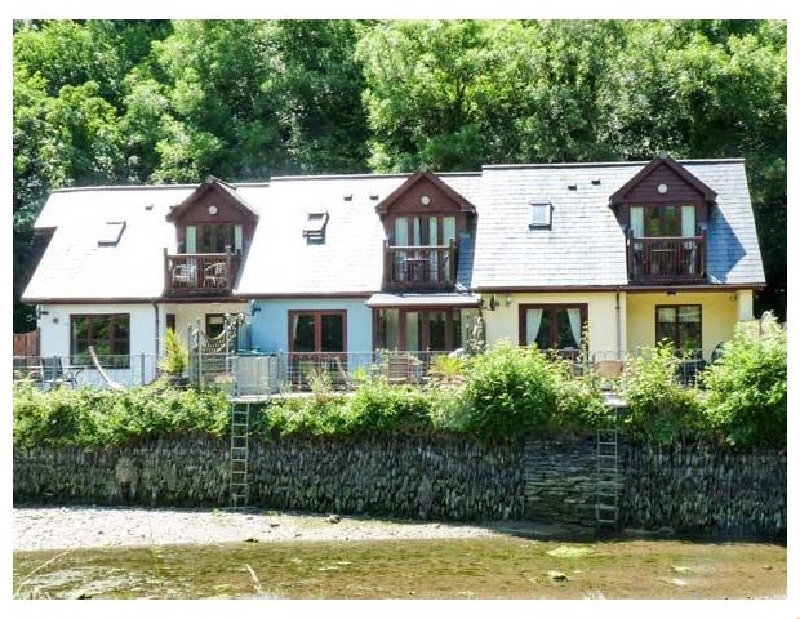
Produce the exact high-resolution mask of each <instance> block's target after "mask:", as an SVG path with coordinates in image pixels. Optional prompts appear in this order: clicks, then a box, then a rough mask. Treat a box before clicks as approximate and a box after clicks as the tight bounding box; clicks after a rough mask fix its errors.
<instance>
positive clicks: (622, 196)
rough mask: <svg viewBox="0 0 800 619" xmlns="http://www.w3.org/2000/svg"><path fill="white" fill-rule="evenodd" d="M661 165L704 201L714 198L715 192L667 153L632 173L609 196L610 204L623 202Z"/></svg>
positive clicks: (710, 200) (614, 204) (715, 196)
mask: <svg viewBox="0 0 800 619" xmlns="http://www.w3.org/2000/svg"><path fill="white" fill-rule="evenodd" d="M662 165H665V166H667V167H668V168H669V169H670V170H671V171H672V172H673V173H674V174H676V175H677V176H678V177H679V178H681V179H682V180H683V181H685V182H686V183H687V184H688V185H690V186H691V187H692V188H693V189H694V190H695V191H697V193H699V194H700V195H702V196H703V198H704V199H705V201H706V202H708V203H711V202H714V200H716V198H717V192H716V191H714V190H713V189H711V188H710V187H709V186H708V185H706V184H705V183H704V182H702V181H701V180H700V179H699V178H697V177H696V176H695V175H694V174H692V173H691V172H689V170H687V169H686V168H685V167H683V166H682V165H681V164H680V163H678V162H677V161H675V160H674V159H672V157H669V156H667V155H658V156H656V157H655V158H654V159H653V160H652V161H651V162H650V163H648V164H647V165H646V166H644V167H643V168H642V169H641V170H639V172H637V173H636V174H634V175H633V176H632V177H631V178H630V179H629V180H628V182H627V183H625V184H624V185H623V186H622V187H620V188H619V189H618V190H617V191H615V192H614V193H613V194H612V195H611V197H610V198H609V204H610V206H617V205H618V204H621V203H622V202H625V200H626V197H627V195H628V194H629V193H630V192H631V191H632V190H633V189H634V188H635V187H636V186H637V185H639V183H641V182H642V181H644V180H645V179H646V178H647V177H649V176H650V175H651V174H652V173H653V172H654V171H655V170H656V168H658V167H659V166H662Z"/></svg>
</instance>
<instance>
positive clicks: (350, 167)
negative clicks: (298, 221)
mask: <svg viewBox="0 0 800 619" xmlns="http://www.w3.org/2000/svg"><path fill="white" fill-rule="evenodd" d="M786 40H787V39H786V23H785V22H784V21H764V20H681V21H661V20H660V21H636V20H629V21H612V20H553V21H550V20H543V21H526V20H492V21H474V20H451V21H438V20H435V21H408V20H403V21H379V22H360V21H351V20H303V21H289V20H286V21H255V20H251V21H241V20H240V21H236V20H208V21H198V20H191V21H180V20H178V21H165V20H125V21H113V20H72V21H70V20H28V21H18V22H15V23H14V39H13V54H14V92H13V105H14V151H13V165H14V199H13V204H14V220H13V222H14V295H15V296H14V298H15V301H17V300H18V299H19V295H20V294H21V292H22V289H23V287H24V285H25V283H26V282H27V279H28V277H29V276H30V273H31V272H32V268H33V266H34V265H35V262H36V258H37V251H36V247H35V243H34V239H33V234H32V226H33V222H34V221H35V218H36V215H37V214H38V212H39V211H40V209H41V207H42V204H43V202H44V199H45V198H46V196H47V193H48V192H49V191H50V190H52V189H54V188H58V187H64V186H70V185H87V184H102V183H142V182H152V181H187V182H197V181H199V180H200V179H201V178H202V177H203V176H205V175H207V174H209V173H213V174H216V175H218V176H221V177H224V178H226V179H231V180H252V179H256V178H265V177H268V176H271V175H276V174H285V173H345V172H366V171H370V170H371V171H378V172H381V171H403V172H408V171H411V170H413V169H414V168H415V167H416V166H418V165H420V164H426V165H429V166H430V167H432V168H433V169H436V170H447V171H457V170H476V169H478V168H479V166H480V165H482V164H492V163H521V162H526V163H528V162H534V163H535V162H550V161H587V160H609V159H625V160H630V159H636V160H647V159H650V158H651V157H652V156H653V154H654V153H655V152H656V151H657V150H666V151H668V152H670V154H671V155H673V156H674V157H677V158H703V157H745V158H746V160H747V170H748V175H749V181H750V189H751V193H752V197H753V205H754V209H755V214H756V223H757V228H758V233H759V238H760V240H761V248H762V254H763V258H764V264H765V269H766V274H767V289H766V290H765V291H764V293H762V294H761V295H760V297H759V300H758V303H759V305H758V308H759V309H768V308H772V309H775V310H776V311H777V312H778V315H779V316H780V317H782V318H783V317H785V304H786ZM29 316H30V312H29V310H26V309H25V308H23V306H21V305H19V304H15V325H14V326H15V330H17V331H25V330H28V328H29V323H28V322H26V318H28V317H29Z"/></svg>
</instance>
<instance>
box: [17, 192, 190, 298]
mask: <svg viewBox="0 0 800 619" xmlns="http://www.w3.org/2000/svg"><path fill="white" fill-rule="evenodd" d="M195 187H196V185H191V186H190V185H173V186H153V187H145V188H142V187H105V188H103V187H93V188H82V189H64V190H59V191H54V192H52V193H51V194H50V197H49V198H48V200H47V203H46V204H45V206H44V208H43V210H42V212H41V213H40V214H39V217H38V219H37V220H36V227H37V228H39V229H46V228H55V232H54V233H53V237H52V239H51V240H50V243H49V244H48V246H47V249H46V250H45V252H44V255H43V256H42V259H41V261H40V262H39V265H38V266H37V268H36V271H35V272H34V274H33V277H32V278H31V280H30V282H29V283H28V286H27V288H26V289H25V293H24V294H23V301H35V300H49V301H58V300H67V299H98V300H99V299H105V300H112V301H113V300H114V299H142V300H148V299H153V298H158V297H160V296H161V293H162V292H163V290H164V247H168V248H170V250H171V251H174V250H175V229H174V227H173V225H172V224H171V223H168V222H167V221H166V219H165V217H166V215H167V213H168V212H169V207H170V206H172V205H174V204H177V203H179V202H180V201H182V200H183V199H184V198H185V197H186V196H188V195H189V194H190V193H191V192H192V191H193V190H194V189H195ZM147 205H152V209H151V210H147V209H146V206H147ZM108 221H125V231H124V232H123V233H122V236H121V237H120V239H119V243H118V244H117V245H116V246H110V247H98V245H97V240H98V238H99V237H100V235H101V234H102V231H103V228H104V226H105V223H106V222H108Z"/></svg>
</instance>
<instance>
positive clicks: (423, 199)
mask: <svg viewBox="0 0 800 619" xmlns="http://www.w3.org/2000/svg"><path fill="white" fill-rule="evenodd" d="M419 201H420V202H421V203H422V206H428V205H429V204H430V203H431V199H430V197H428V196H422V197H421V198H420V199H419Z"/></svg>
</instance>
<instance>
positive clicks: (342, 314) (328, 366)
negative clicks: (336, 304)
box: [289, 310, 347, 387]
mask: <svg viewBox="0 0 800 619" xmlns="http://www.w3.org/2000/svg"><path fill="white" fill-rule="evenodd" d="M346 353H347V311H346V310H307V311H306V310H298V311H290V312H289V374H290V379H291V380H292V382H293V383H295V384H296V385H298V386H304V387H308V386H309V385H310V381H311V379H312V378H313V377H314V376H315V375H319V374H322V373H325V374H327V375H328V376H329V378H330V379H331V381H332V382H334V383H336V382H338V381H339V380H342V379H346V370H347V354H346Z"/></svg>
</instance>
